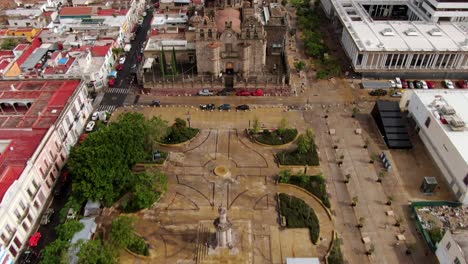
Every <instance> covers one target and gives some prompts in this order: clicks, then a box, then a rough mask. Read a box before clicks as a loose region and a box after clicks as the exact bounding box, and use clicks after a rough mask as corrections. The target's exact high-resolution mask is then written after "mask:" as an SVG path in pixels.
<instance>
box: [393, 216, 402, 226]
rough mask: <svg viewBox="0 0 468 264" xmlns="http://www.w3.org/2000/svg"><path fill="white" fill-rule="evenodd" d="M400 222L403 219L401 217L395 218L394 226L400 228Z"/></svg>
mask: <svg viewBox="0 0 468 264" xmlns="http://www.w3.org/2000/svg"><path fill="white" fill-rule="evenodd" d="M402 221H403V219H402V218H401V217H397V218H396V221H395V226H397V227H398V226H400V225H401V222H402Z"/></svg>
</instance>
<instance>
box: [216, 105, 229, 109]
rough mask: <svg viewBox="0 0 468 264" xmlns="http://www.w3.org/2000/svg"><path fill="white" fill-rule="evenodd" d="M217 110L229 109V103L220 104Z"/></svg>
mask: <svg viewBox="0 0 468 264" xmlns="http://www.w3.org/2000/svg"><path fill="white" fill-rule="evenodd" d="M218 109H219V110H231V105H230V104H222V105H220V106H218Z"/></svg>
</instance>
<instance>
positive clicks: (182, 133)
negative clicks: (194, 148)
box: [161, 127, 200, 145]
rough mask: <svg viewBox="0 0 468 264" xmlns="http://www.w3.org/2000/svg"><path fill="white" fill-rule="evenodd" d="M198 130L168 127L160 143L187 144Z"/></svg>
mask: <svg viewBox="0 0 468 264" xmlns="http://www.w3.org/2000/svg"><path fill="white" fill-rule="evenodd" d="M199 131H200V130H199V129H198V128H192V127H180V128H178V127H170V128H168V133H167V135H166V136H165V137H164V138H163V139H162V141H161V143H163V144H166V145H175V144H180V143H183V142H187V141H189V140H191V139H193V138H194V137H195V136H196V135H197V134H198V132H199Z"/></svg>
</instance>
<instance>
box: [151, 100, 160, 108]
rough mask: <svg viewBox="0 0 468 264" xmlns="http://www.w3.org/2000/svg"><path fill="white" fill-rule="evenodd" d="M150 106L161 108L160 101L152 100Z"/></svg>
mask: <svg viewBox="0 0 468 264" xmlns="http://www.w3.org/2000/svg"><path fill="white" fill-rule="evenodd" d="M150 106H156V107H160V106H161V101H159V100H153V101H151V103H150Z"/></svg>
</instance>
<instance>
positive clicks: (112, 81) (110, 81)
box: [108, 78, 115, 87]
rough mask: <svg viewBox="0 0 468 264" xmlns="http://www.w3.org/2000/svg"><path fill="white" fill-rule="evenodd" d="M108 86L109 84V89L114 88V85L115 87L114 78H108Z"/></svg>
mask: <svg viewBox="0 0 468 264" xmlns="http://www.w3.org/2000/svg"><path fill="white" fill-rule="evenodd" d="M108 84H109V87H114V85H115V78H110V79H109V82H108Z"/></svg>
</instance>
